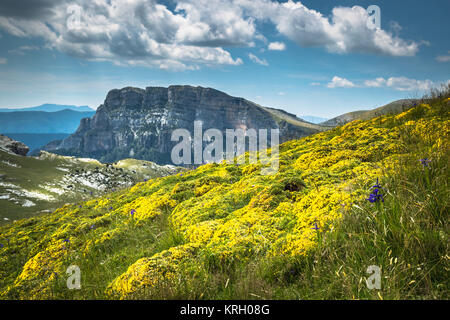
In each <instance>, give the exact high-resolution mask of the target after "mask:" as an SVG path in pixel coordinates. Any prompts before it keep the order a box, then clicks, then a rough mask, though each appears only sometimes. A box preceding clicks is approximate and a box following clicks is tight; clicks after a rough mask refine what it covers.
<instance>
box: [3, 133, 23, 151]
mask: <svg viewBox="0 0 450 320" xmlns="http://www.w3.org/2000/svg"><path fill="white" fill-rule="evenodd" d="M0 150H3V151H6V152H9V153H14V154H17V155H19V156H26V155H27V153H28V151H29V150H30V148H28V147H27V146H26V145H25V144H23V143H22V142H19V141H15V140H13V139H11V138H10V137H7V136H4V135H2V134H0Z"/></svg>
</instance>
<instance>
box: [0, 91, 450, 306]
mask: <svg viewBox="0 0 450 320" xmlns="http://www.w3.org/2000/svg"><path fill="white" fill-rule="evenodd" d="M449 107H450V99H449V98H448V95H447V97H446V99H435V100H433V101H430V104H421V105H419V106H416V107H414V108H412V109H409V110H408V111H406V112H403V113H401V114H398V115H392V116H382V117H378V118H374V119H372V120H367V121H353V122H351V123H349V124H347V125H345V126H342V127H337V128H334V129H332V130H329V131H325V132H321V133H318V134H315V135H312V136H308V137H305V138H302V139H299V140H294V141H290V142H286V143H284V144H282V145H281V146H280V168H279V171H278V172H277V173H276V174H275V175H269V176H267V175H261V169H262V167H263V165H262V164H260V163H258V164H246V165H236V164H225V163H223V164H207V165H204V166H201V167H199V168H197V169H195V170H192V171H188V172H183V173H179V174H177V175H173V176H168V177H164V178H155V179H152V180H149V181H146V182H140V183H138V184H136V185H135V186H133V187H131V188H128V189H123V190H117V191H116V192H111V193H109V194H107V195H105V196H102V197H99V198H96V199H92V200H89V201H87V202H80V203H78V204H68V205H65V206H63V207H61V208H60V209H58V210H56V211H54V212H52V213H48V214H44V215H41V216H38V217H34V218H29V219H23V220H20V221H16V222H14V223H12V224H8V225H5V226H2V227H0V243H1V244H2V245H1V248H0V297H1V298H3V299H111V298H122V299H168V298H176V299H180V298H182V299H327V298H328V299H436V298H440V299H448V298H449V295H448V292H449V282H448V270H449V251H448V249H449V242H448V231H449V224H448V221H449V219H448V218H449V217H448V214H449V212H450V210H449V202H448V199H449V198H450V197H449V187H448V181H449V179H448V178H449V167H448V164H449V163H450V161H449V150H450V148H449V147H450V146H449V142H450V112H449V110H450V108H449ZM374 186H375V187H374ZM367 199H370V201H368V200H367ZM70 265H77V266H79V268H80V270H81V289H80V290H68V289H67V287H66V281H67V275H66V269H67V268H68V267H69V266H70ZM371 265H377V266H379V267H380V268H381V271H382V283H381V289H380V290H376V289H374V290H369V289H368V288H367V286H366V283H365V280H366V278H367V277H368V276H369V275H368V274H367V273H366V270H367V268H368V267H369V266H371Z"/></svg>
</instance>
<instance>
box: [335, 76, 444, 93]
mask: <svg viewBox="0 0 450 320" xmlns="http://www.w3.org/2000/svg"><path fill="white" fill-rule="evenodd" d="M436 85H437V84H436V83H434V82H433V81H431V80H428V79H426V80H417V79H411V78H407V77H390V78H383V77H378V78H376V79H369V80H365V81H363V82H362V84H361V85H357V84H354V83H353V82H351V81H349V80H347V79H343V78H340V77H334V78H333V80H332V81H331V82H330V83H328V85H327V86H328V88H337V87H347V88H348V87H365V88H391V89H394V90H398V91H428V90H430V89H431V88H433V87H436Z"/></svg>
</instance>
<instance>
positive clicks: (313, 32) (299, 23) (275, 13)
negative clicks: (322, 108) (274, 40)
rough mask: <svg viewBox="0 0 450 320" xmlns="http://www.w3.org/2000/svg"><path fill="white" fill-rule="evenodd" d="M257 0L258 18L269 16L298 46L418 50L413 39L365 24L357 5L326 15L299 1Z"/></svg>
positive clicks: (363, 11) (405, 52) (394, 52)
mask: <svg viewBox="0 0 450 320" xmlns="http://www.w3.org/2000/svg"><path fill="white" fill-rule="evenodd" d="M242 1H244V0H242ZM249 1H250V0H246V1H244V2H246V3H247V2H249ZM257 3H258V4H259V6H258V5H253V6H251V8H252V9H253V10H254V11H255V12H257V13H258V14H259V15H260V16H261V17H264V18H267V19H270V20H271V21H272V22H273V23H274V24H275V26H276V28H277V30H278V31H279V32H280V33H281V34H283V35H285V36H287V37H288V38H289V39H291V40H293V41H294V42H296V43H297V44H299V45H300V46H304V47H325V48H326V49H327V50H328V51H329V52H334V53H341V54H344V53H350V52H361V53H374V54H384V55H391V56H413V55H415V54H416V52H417V51H418V49H419V44H418V43H416V42H413V41H405V40H403V39H401V38H399V37H398V36H394V35H393V34H392V33H390V32H387V31H385V30H382V29H375V28H370V27H368V25H367V21H368V19H369V16H368V14H367V12H366V9H364V8H362V7H360V6H354V7H352V8H348V7H336V8H334V9H333V10H332V14H331V17H330V18H327V17H325V16H324V15H322V14H321V13H320V12H318V11H315V10H312V9H308V8H307V7H306V6H304V5H303V4H302V3H300V2H293V1H288V2H285V3H282V4H281V3H274V2H270V1H262V0H261V1H258V2H257ZM397 29H398V28H397Z"/></svg>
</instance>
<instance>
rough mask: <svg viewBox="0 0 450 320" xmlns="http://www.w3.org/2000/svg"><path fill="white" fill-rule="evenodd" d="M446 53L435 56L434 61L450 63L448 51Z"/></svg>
mask: <svg viewBox="0 0 450 320" xmlns="http://www.w3.org/2000/svg"><path fill="white" fill-rule="evenodd" d="M447 53H448V54H447V55H441V56H437V57H436V60H437V61H439V62H450V51H448V52H447Z"/></svg>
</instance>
